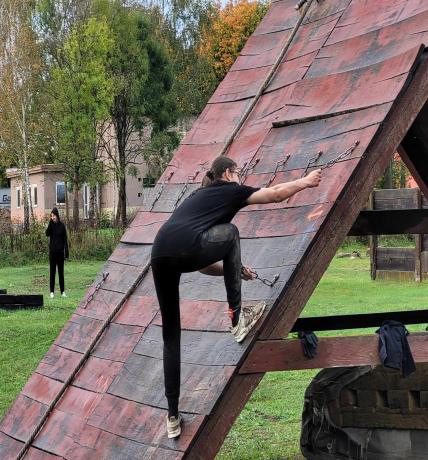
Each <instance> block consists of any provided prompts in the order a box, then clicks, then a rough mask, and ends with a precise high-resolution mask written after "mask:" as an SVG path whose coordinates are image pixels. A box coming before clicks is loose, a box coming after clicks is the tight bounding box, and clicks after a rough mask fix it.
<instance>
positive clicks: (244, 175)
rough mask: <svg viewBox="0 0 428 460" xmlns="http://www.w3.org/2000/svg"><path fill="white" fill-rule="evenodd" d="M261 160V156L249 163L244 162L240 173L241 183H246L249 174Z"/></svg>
mask: <svg viewBox="0 0 428 460" xmlns="http://www.w3.org/2000/svg"><path fill="white" fill-rule="evenodd" d="M259 162H260V158H256V159H255V160H254V161H252V162H249V163H248V165H247V163H244V166H243V167H242V169H241V172H240V173H239V183H240V184H241V185H243V184H244V182H245V181H246V180H247V176H248V174H249V173H250V171H252V170H253V169H254V168H255V167H256V166H257V164H258V163H259Z"/></svg>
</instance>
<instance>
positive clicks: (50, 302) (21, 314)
mask: <svg viewBox="0 0 428 460" xmlns="http://www.w3.org/2000/svg"><path fill="white" fill-rule="evenodd" d="M102 265H103V262H85V263H79V262H66V264H65V283H66V285H65V288H66V293H67V295H68V297H67V298H62V297H60V296H58V295H56V297H55V298H54V299H51V298H50V297H49V267H48V265H33V266H29V265H28V266H24V267H10V268H2V269H0V288H2V289H5V288H6V289H7V290H8V293H10V294H44V299H45V306H44V308H42V309H33V310H16V311H11V310H4V309H0V376H1V378H0V418H1V417H2V416H3V415H4V413H5V412H6V410H7V409H8V407H9V406H10V404H11V403H12V402H13V401H14V399H15V398H16V396H17V394H18V393H19V392H20V391H21V389H22V387H23V386H24V385H25V382H26V381H27V380H28V377H29V376H30V375H31V374H32V372H33V371H34V369H35V368H36V367H37V365H38V363H39V361H40V360H41V358H42V357H43V356H44V355H45V353H46V351H47V350H48V348H49V347H50V345H51V344H52V342H53V341H54V340H55V338H56V337H57V335H58V334H59V332H60V331H61V329H62V328H63V326H64V323H65V322H66V321H67V320H68V319H69V318H70V316H71V314H72V312H73V311H74V309H75V308H76V306H77V305H78V303H79V302H80V299H81V298H82V297H83V294H84V292H85V291H86V289H87V286H88V285H90V284H91V283H92V280H93V279H94V277H95V275H96V274H97V273H98V271H99V269H100V267H101V266H102Z"/></svg>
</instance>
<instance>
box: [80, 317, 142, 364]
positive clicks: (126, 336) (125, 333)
mask: <svg viewBox="0 0 428 460" xmlns="http://www.w3.org/2000/svg"><path fill="white" fill-rule="evenodd" d="M144 330H145V328H144V327H139V326H129V325H126V324H115V323H111V324H110V325H109V327H108V328H107V329H106V331H105V332H104V333H103V335H102V336H101V339H100V340H99V341H98V343H97V345H96V347H95V348H94V350H93V351H92V355H93V356H96V357H97V358H103V359H110V360H112V361H119V362H125V361H126V359H127V357H128V355H129V354H130V353H131V351H132V350H133V348H134V347H135V345H136V344H137V343H138V341H139V340H140V338H141V336H142V335H143V332H144ZM85 351H86V350H85Z"/></svg>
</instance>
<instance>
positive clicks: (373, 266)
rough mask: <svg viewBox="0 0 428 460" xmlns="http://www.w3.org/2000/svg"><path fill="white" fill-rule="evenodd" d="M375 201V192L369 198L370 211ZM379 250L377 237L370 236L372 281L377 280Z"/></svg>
mask: <svg viewBox="0 0 428 460" xmlns="http://www.w3.org/2000/svg"><path fill="white" fill-rule="evenodd" d="M374 201H375V191H373V192H372V193H370V196H369V203H368V208H369V210H373V209H374ZM377 248H378V238H377V235H372V236H369V251H370V278H371V279H372V280H375V279H376V271H377V266H376V264H377Z"/></svg>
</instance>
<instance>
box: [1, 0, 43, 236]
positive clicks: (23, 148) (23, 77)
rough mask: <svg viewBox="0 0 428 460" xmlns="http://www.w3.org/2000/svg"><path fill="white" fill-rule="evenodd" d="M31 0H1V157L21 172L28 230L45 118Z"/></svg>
mask: <svg viewBox="0 0 428 460" xmlns="http://www.w3.org/2000/svg"><path fill="white" fill-rule="evenodd" d="M32 20H33V10H32V6H31V3H30V2H28V1H27V0H3V1H2V2H1V3H0V160H1V162H2V163H3V165H4V166H5V165H6V164H7V163H9V164H13V165H15V166H17V167H18V168H19V170H20V172H21V180H22V184H23V187H22V192H23V193H22V198H23V207H24V230H25V231H28V230H29V226H30V215H31V214H32V205H31V193H30V182H29V167H30V165H31V163H32V160H33V158H34V156H35V155H36V153H37V152H38V146H39V143H40V132H41V126H43V124H44V122H45V120H44V119H43V116H40V114H39V113H38V111H37V104H38V97H39V94H40V88H41V78H40V76H41V73H42V68H43V64H42V59H41V54H40V49H39V46H38V44H37V37H36V34H35V33H34V31H33V29H32Z"/></svg>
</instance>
